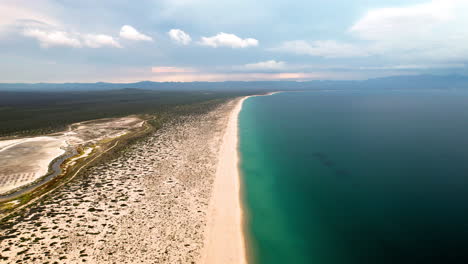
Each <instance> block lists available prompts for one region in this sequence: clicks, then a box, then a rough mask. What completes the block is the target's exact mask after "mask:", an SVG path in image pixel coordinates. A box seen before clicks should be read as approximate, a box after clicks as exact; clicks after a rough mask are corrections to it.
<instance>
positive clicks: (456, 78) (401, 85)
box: [0, 75, 468, 91]
mask: <svg viewBox="0 0 468 264" xmlns="http://www.w3.org/2000/svg"><path fill="white" fill-rule="evenodd" d="M126 88H127V89H145V90H158V91H197V90H200V91H216V90H223V91H232V90H259V91H278V90H309V89H358V88H361V89H468V76H463V75H450V76H436V75H414V76H393V77H384V78H377V79H369V80H364V81H308V82H294V81H257V82H240V81H230V82H150V81H144V82H137V83H105V82H98V83H35V84H25V83H0V91H99V90H117V89H126Z"/></svg>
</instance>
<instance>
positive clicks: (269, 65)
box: [242, 60, 286, 71]
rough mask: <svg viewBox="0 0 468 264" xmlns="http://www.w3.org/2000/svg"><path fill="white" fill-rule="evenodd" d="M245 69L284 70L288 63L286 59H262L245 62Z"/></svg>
mask: <svg viewBox="0 0 468 264" xmlns="http://www.w3.org/2000/svg"><path fill="white" fill-rule="evenodd" d="M242 68H243V69H245V70H253V71H258V70H260V71H264V70H284V69H286V63H285V62H284V61H275V60H269V61H261V62H257V63H249V64H245V65H244V66H243V67H242Z"/></svg>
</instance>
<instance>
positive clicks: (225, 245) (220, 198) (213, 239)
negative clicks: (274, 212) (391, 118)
mask: <svg viewBox="0 0 468 264" xmlns="http://www.w3.org/2000/svg"><path fill="white" fill-rule="evenodd" d="M276 93H280V92H271V93H267V94H262V95H250V96H245V97H242V98H241V99H239V101H238V102H237V104H236V106H235V108H234V109H233V110H232V112H231V113H230V115H229V120H228V124H227V127H226V131H225V133H224V136H223V139H222V143H221V147H220V150H219V159H218V164H217V169H216V176H215V180H214V183H213V191H212V196H211V199H210V202H209V209H208V216H207V225H206V231H205V232H206V233H205V245H204V249H203V253H202V256H201V263H204V264H219V263H223V264H247V263H248V259H249V257H248V255H249V250H248V249H247V247H246V246H247V245H246V244H247V237H248V236H247V234H245V232H246V229H245V220H246V219H245V217H244V204H243V202H244V199H243V195H242V193H243V191H242V184H243V183H242V172H241V169H240V149H239V114H240V112H241V111H242V106H243V104H244V101H245V100H247V99H248V98H250V97H255V96H269V95H274V94H276ZM233 186H234V188H233Z"/></svg>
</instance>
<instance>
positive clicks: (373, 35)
mask: <svg viewBox="0 0 468 264" xmlns="http://www.w3.org/2000/svg"><path fill="white" fill-rule="evenodd" d="M457 2H458V1H452V0H443V1H432V2H429V3H425V4H419V5H413V6H407V7H399V8H378V9H373V10H370V11H369V12H368V13H367V14H366V15H365V16H364V17H363V18H361V19H360V20H359V21H357V22H356V23H355V24H354V25H353V26H352V27H351V28H350V30H349V31H350V32H351V33H353V34H355V35H356V36H358V37H359V38H361V39H365V40H381V39H394V38H395V36H402V35H404V36H406V37H410V38H412V39H414V38H415V37H421V36H424V35H426V34H431V33H432V30H433V29H434V27H436V26H437V25H440V24H443V23H446V22H450V21H451V20H452V19H453V18H454V14H453V11H454V10H453V8H454V6H456V3H457Z"/></svg>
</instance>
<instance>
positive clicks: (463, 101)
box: [239, 90, 468, 264]
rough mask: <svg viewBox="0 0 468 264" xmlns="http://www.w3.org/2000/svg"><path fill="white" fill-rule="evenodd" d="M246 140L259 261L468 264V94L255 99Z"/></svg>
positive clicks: (253, 244)
mask: <svg viewBox="0 0 468 264" xmlns="http://www.w3.org/2000/svg"><path fill="white" fill-rule="evenodd" d="M239 137H240V143H239V144H240V145H239V148H240V158H241V163H240V168H241V172H242V174H243V175H242V182H243V187H242V189H243V199H244V201H243V202H244V211H245V231H246V234H247V238H248V241H247V243H248V250H249V256H250V262H251V263H255V264H276V263H281V264H285V263H297V264H302V263H307V264H309V263H317V264H358V263H359V264H367V263H372V264H379V263H384V264H386V263H399V264H400V263H404V264H405V263H468V91H451V90H447V91H437V90H418V91H405V90H391V91H390V90H387V91H383V90H376V91H371V90H367V91H356V90H353V91H325V90H324V91H319V90H316V91H310V92H284V93H279V94H275V95H272V96H261V97H251V98H249V99H247V100H246V101H245V102H244V105H243V109H242V111H241V113H240V117H239Z"/></svg>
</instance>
